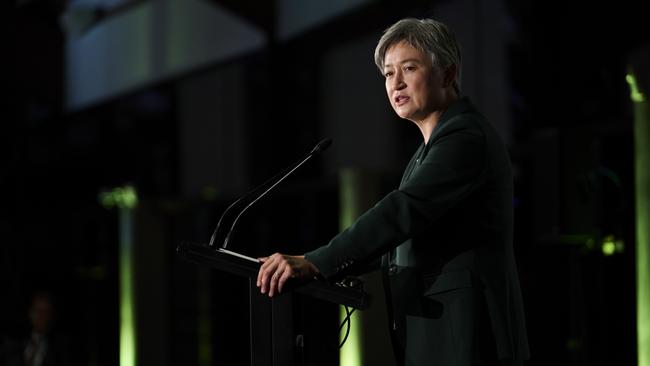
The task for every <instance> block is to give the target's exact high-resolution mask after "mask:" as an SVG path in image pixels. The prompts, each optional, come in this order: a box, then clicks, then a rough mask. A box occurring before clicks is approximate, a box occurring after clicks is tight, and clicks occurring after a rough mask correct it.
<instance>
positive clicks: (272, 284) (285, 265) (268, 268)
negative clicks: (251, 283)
mask: <svg viewBox="0 0 650 366" xmlns="http://www.w3.org/2000/svg"><path fill="white" fill-rule="evenodd" d="M260 261H261V262H262V267H260V271H259V272H258V274H257V287H260V291H261V292H262V293H263V294H265V293H266V292H267V291H268V293H269V297H273V295H275V294H276V292H277V293H280V292H282V287H283V286H284V283H285V282H287V280H288V279H289V278H294V279H311V278H313V277H314V276H315V275H316V274H317V273H318V269H317V268H316V266H314V264H313V263H311V262H310V261H308V260H306V259H305V256H304V255H299V256H298V255H296V256H293V255H284V254H280V253H275V254H273V255H272V256H270V257H264V258H260Z"/></svg>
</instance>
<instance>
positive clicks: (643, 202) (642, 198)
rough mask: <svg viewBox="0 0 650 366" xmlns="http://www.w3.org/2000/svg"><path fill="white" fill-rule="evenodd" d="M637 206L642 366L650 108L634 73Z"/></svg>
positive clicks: (649, 287)
mask: <svg viewBox="0 0 650 366" xmlns="http://www.w3.org/2000/svg"><path fill="white" fill-rule="evenodd" d="M626 80H627V82H628V84H629V85H630V97H631V99H632V101H633V103H634V175H635V182H634V183H635V196H636V197H635V203H636V296H637V298H636V299H637V302H636V314H637V320H636V321H637V357H638V365H639V366H650V281H649V279H650V108H649V106H648V102H647V101H646V99H645V97H644V95H643V93H642V91H641V90H639V88H638V85H637V83H636V80H635V77H634V75H633V74H632V73H630V74H628V75H627V76H626Z"/></svg>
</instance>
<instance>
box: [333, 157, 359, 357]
mask: <svg viewBox="0 0 650 366" xmlns="http://www.w3.org/2000/svg"><path fill="white" fill-rule="evenodd" d="M358 174H359V173H358V172H356V171H355V170H353V169H343V170H341V172H340V173H339V210H340V213H339V227H340V228H341V230H343V229H346V228H347V227H349V226H350V225H352V224H353V223H354V221H355V220H356V219H357V217H358V216H359V215H360V214H361V212H360V208H359V199H358V193H357V192H359V190H361V189H363V187H361V186H360V184H359V183H360V182H359V176H358ZM345 316H346V312H345V308H343V307H341V309H340V319H341V321H343V319H345ZM346 329H347V328H346V327H343V329H341V332H340V341H342V340H343V337H345V331H346ZM361 336H362V334H361V314H360V313H359V312H358V311H355V312H354V314H352V316H351V317H350V334H349V335H348V339H347V340H346V341H345V345H344V346H343V347H342V348H341V349H340V351H339V362H340V366H361V365H363V360H362V356H361V355H362V353H361Z"/></svg>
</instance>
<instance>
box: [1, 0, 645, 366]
mask: <svg viewBox="0 0 650 366" xmlns="http://www.w3.org/2000/svg"><path fill="white" fill-rule="evenodd" d="M206 1H207V2H208V3H209V4H214V5H215V6H217V5H218V6H220V7H224V8H226V9H228V10H229V11H231V12H233V13H234V14H237V15H238V16H239V17H241V18H242V19H244V20H245V21H247V22H250V23H251V24H254V25H255V26H256V27H258V28H259V29H262V30H263V31H264V32H265V33H266V34H267V35H269V42H268V44H267V45H266V46H265V47H263V49H261V50H258V51H255V52H251V53H247V54H245V55H242V56H238V57H235V58H232V59H228V60H223V61H220V62H216V63H214V64H208V65H203V66H201V67H198V68H196V69H193V70H190V71H187V72H184V73H182V74H180V75H176V76H174V77H170V78H165V79H164V80H161V81H157V82H155V83H151V84H148V85H146V86H144V87H140V88H136V90H130V91H127V92H123V93H119V95H116V96H112V97H110V98H107V99H104V100H101V101H100V102H99V103H94V104H92V105H89V106H85V107H83V108H79V109H75V110H69V108H66V103H65V90H66V87H67V86H66V81H65V80H66V78H65V40H66V35H65V33H64V32H63V30H62V28H61V26H60V24H59V16H60V15H61V14H62V13H63V12H64V11H65V9H66V7H67V3H66V2H65V1H62V0H42V1H38V0H32V1H4V2H2V5H0V6H1V7H2V12H1V13H2V16H1V17H2V21H1V24H2V30H1V31H0V34H1V37H2V38H1V39H2V43H1V44H2V47H3V48H4V50H3V52H2V54H3V56H2V69H1V70H2V71H1V72H2V85H3V86H4V88H3V89H4V93H3V94H4V95H3V97H2V99H1V100H2V109H1V112H0V113H1V116H2V117H1V123H0V126H1V128H2V132H1V133H0V152H1V153H0V191H1V192H2V200H1V204H0V243H2V245H0V253H1V254H0V286H1V287H0V289H1V291H2V292H1V295H0V298H1V300H0V337H2V339H4V340H7V339H12V338H15V337H19V336H20V335H21V334H23V333H25V331H26V330H27V328H28V324H27V318H26V313H27V306H28V304H29V300H30V296H31V294H32V293H33V292H34V291H36V290H41V289H44V290H48V291H50V292H51V293H53V294H54V296H55V300H56V303H55V304H56V309H57V314H58V316H57V324H56V326H57V331H59V332H61V333H62V334H65V335H66V336H67V338H68V339H69V341H70V343H71V344H73V345H74V347H73V349H74V352H71V354H72V357H71V358H72V360H73V363H74V364H84V365H85V364H94V365H112V364H116V363H117V360H118V358H117V355H118V327H117V324H118V298H117V294H118V283H117V278H118V277H117V276H118V269H117V263H118V220H117V211H116V210H115V209H112V210H108V209H105V208H103V207H102V206H101V204H100V203H99V201H98V198H97V197H98V194H99V192H100V191H102V190H106V189H111V188H113V187H116V186H122V185H125V184H132V185H133V186H135V187H136V188H137V191H138V196H139V199H140V207H139V208H138V214H137V215H136V225H138V224H140V226H138V229H137V230H136V237H137V240H138V242H140V243H145V244H141V245H140V246H138V247H137V248H136V253H135V256H136V259H135V262H136V266H139V267H138V273H139V275H140V277H139V279H138V281H139V282H138V284H139V285H138V286H139V287H138V291H139V295H138V296H139V297H138V299H140V300H142V301H141V302H140V304H142V307H141V308H139V309H138V312H139V314H140V313H142V314H141V315H142V316H141V318H140V319H141V320H140V321H141V323H139V329H141V331H142V332H144V333H147V334H148V333H151V332H156V333H157V334H158V338H156V339H157V341H156V342H158V343H155V344H156V345H164V346H165V347H164V348H158V352H159V353H160V354H161V356H159V358H158V359H160V360H164V362H163V363H161V364H170V365H176V364H183V365H191V364H198V363H199V361H198V359H199V356H198V352H197V350H196V349H197V346H196V344H197V342H198V341H197V339H198V337H199V335H198V334H199V332H200V326H199V324H201V322H205V321H206V319H207V320H209V321H210V322H209V323H210V324H211V328H210V333H211V334H212V336H211V338H210V339H211V349H212V354H211V359H212V364H215V365H217V364H219V365H221V364H224V365H230V364H245V363H246V362H247V361H246V360H247V352H248V348H247V347H248V346H247V340H246V331H247V327H246V326H242V324H243V323H242V322H246V321H247V320H246V319H245V316H246V301H247V297H246V293H245V291H246V289H245V285H246V284H245V282H244V283H242V282H241V280H240V279H237V278H234V277H229V276H228V275H223V274H219V273H214V272H209V271H207V270H203V269H199V268H197V267H196V266H195V265H193V264H190V263H187V262H184V261H182V260H180V259H178V258H177V256H176V255H175V253H174V250H175V247H176V245H177V244H178V243H179V242H180V241H183V240H189V241H197V242H206V241H207V240H208V239H209V235H210V234H211V232H212V230H213V228H214V226H215V224H216V221H217V219H218V217H219V215H220V214H221V212H222V211H223V210H224V208H225V207H226V206H227V204H228V203H229V202H231V201H232V200H233V199H235V198H236V197H237V196H239V195H241V194H243V193H244V192H246V191H247V190H248V189H250V188H252V187H254V186H255V185H257V184H259V183H261V182H263V181H264V180H266V179H267V178H269V177H270V176H272V175H274V174H275V173H276V172H277V171H279V170H280V169H282V168H284V167H285V166H286V165H288V164H289V163H291V162H293V161H295V160H296V159H297V158H298V157H300V156H302V154H304V153H305V152H307V151H308V150H309V149H311V147H312V146H313V145H314V144H315V143H316V142H317V141H318V140H319V139H320V138H322V137H323V135H322V131H323V130H327V128H325V127H323V125H324V122H323V118H321V116H322V115H323V114H325V113H326V111H324V110H323V109H324V107H323V104H322V103H321V98H322V97H323V96H322V95H320V90H322V89H321V88H319V86H321V84H323V83H324V81H323V79H322V77H321V75H320V73H321V70H322V66H323V63H324V61H323V59H324V56H325V55H326V54H327V52H328V51H329V50H332V49H334V48H335V47H336V46H337V45H339V44H340V43H343V42H346V41H348V40H350V39H354V38H363V37H372V38H373V39H374V40H376V39H378V37H379V35H380V32H381V30H382V29H384V28H385V27H386V26H388V25H389V24H392V23H393V22H395V21H396V20H398V19H400V18H402V17H405V16H415V17H426V16H428V15H430V14H432V9H433V8H435V6H437V5H438V4H439V3H453V1H444V2H443V1H440V2H435V1H432V2H425V1H414V2H408V3H407V2H403V1H401V2H398V1H375V2H371V3H369V4H366V5H363V6H361V7H359V8H355V9H353V10H351V11H349V12H346V13H345V14H342V15H340V16H337V17H334V18H332V19H330V20H328V21H327V22H325V23H324V24H320V25H318V26H317V27H314V28H312V29H309V30H308V31H305V32H304V33H303V34H300V35H299V36H297V37H294V38H293V39H292V40H290V41H277V40H275V39H276V38H275V37H274V35H275V34H276V32H277V29H276V28H275V22H274V19H275V16H276V15H277V14H276V13H275V12H276V10H275V9H276V5H277V3H276V2H274V1H264V2H254V1H243V2H242V1H234V0H225V1H219V0H209V1H208V0H206ZM478 3H480V4H482V5H481V6H483V7H489V6H490V4H489V2H477V4H478ZM637 3H640V2H635V1H631V0H622V1H616V2H605V3H602V4H600V5H596V4H595V3H593V2H584V3H576V2H564V1H537V0H526V1H506V2H505V3H502V7H504V8H505V13H506V14H507V19H508V22H509V27H510V28H509V29H510V31H509V32H508V34H507V37H508V38H507V39H505V40H502V41H503V42H505V44H506V47H505V55H504V57H505V60H506V64H507V68H506V70H507V75H506V81H505V85H506V86H507V90H506V91H507V93H506V94H505V95H503V98H505V100H506V105H507V111H508V113H509V115H510V119H511V122H510V124H509V127H508V133H509V135H510V136H511V137H510V139H509V140H510V141H509V149H510V152H511V158H512V161H513V166H514V168H515V173H516V175H515V187H516V192H515V196H516V197H515V204H516V232H515V251H516V255H517V260H518V265H519V271H520V272H519V273H520V277H521V283H522V288H523V294H524V300H525V305H526V315H527V320H528V329H529V337H530V345H531V352H532V359H531V360H530V361H529V362H528V364H529V365H548V364H554V365H613V364H620V365H623V364H625V365H631V364H635V362H636V317H635V282H634V273H635V272H634V268H635V267H634V266H635V262H634V245H633V244H634V196H633V188H634V187H633V154H632V153H633V145H632V105H631V102H630V99H629V90H628V88H627V85H626V83H625V74H626V71H627V63H628V60H629V56H630V54H631V53H632V52H634V51H635V50H636V49H637V48H638V47H640V46H642V45H644V44H646V45H647V43H648V41H649V39H650V35H649V32H648V30H647V19H644V18H645V16H644V14H645V13H644V12H643V11H642V10H641V5H639V4H637ZM479 8H480V6H479ZM122 11H129V9H128V8H127V9H125V10H122ZM467 21H468V22H471V21H472V20H471V19H468V20H467ZM363 62H366V64H367V67H368V68H370V69H372V68H374V67H375V66H374V65H373V64H372V58H371V55H370V54H368V55H366V56H365V59H364V60H363ZM358 63H359V60H356V61H355V64H358ZM475 67H478V72H477V73H479V74H480V73H481V67H482V66H481V65H480V64H479V65H478V66H475ZM229 68H236V69H238V70H245V75H244V76H243V77H242V78H241V79H239V80H240V81H241V82H242V83H243V84H242V85H243V86H244V87H243V90H244V91H243V92H242V94H241V96H242V98H243V100H244V102H243V103H244V106H245V108H243V110H244V114H243V115H242V116H238V118H237V122H238V123H243V125H242V126H241V130H240V131H242V132H241V135H240V139H239V140H237V139H233V141H232V144H233V145H237V146H235V148H234V150H235V151H240V152H242V154H241V155H240V156H237V157H233V160H232V164H233V165H232V166H231V165H228V163H227V161H228V160H227V159H225V160H224V159H222V160H219V162H215V163H214V164H215V168H219V169H221V170H222V171H235V172H239V173H238V174H240V176H239V177H240V178H241V179H234V182H235V183H232V184H231V185H230V186H229V188H228V189H227V190H221V189H220V188H219V186H218V185H215V186H210V185H206V186H205V187H204V188H203V189H202V190H198V191H194V192H193V193H188V191H187V190H185V189H184V188H183V187H184V183H183V182H184V181H183V174H184V172H185V169H186V166H185V164H186V163H187V160H186V159H184V158H183V157H182V156H183V151H185V150H184V149H187V146H186V145H185V144H187V140H183V139H180V138H179V135H180V134H181V131H183V128H184V123H185V120H184V118H183V115H184V114H183V113H181V112H180V111H181V106H180V105H181V104H180V103H181V102H180V99H182V98H183V95H182V92H180V91H179V89H180V87H179V85H181V83H183V82H186V81H187V80H190V79H191V80H201V79H202V77H203V76H204V75H207V74H209V73H211V72H213V71H214V70H224V69H225V70H228V69H229ZM348 72H350V71H348ZM351 72H354V70H352V71H351ZM381 83H382V81H381V78H380V76H379V74H377V85H378V88H380V89H381ZM484 87H485V88H489V85H486V86H484ZM343 92H344V91H343ZM381 92H382V93H383V90H381ZM470 96H471V95H470ZM204 97H207V98H208V99H209V98H211V97H214V98H218V97H219V96H218V95H212V94H210V90H209V89H206V90H205V94H204ZM351 97H354V98H360V99H363V98H364V96H359V95H354V96H353V95H351ZM380 108H382V109H386V110H387V108H389V106H388V103H386V104H385V105H383V106H381V107H380ZM361 115H363V112H361ZM387 118H388V120H389V121H391V123H392V120H394V125H395V126H394V127H391V129H390V131H392V135H391V136H388V137H389V140H390V143H391V144H392V145H391V150H390V152H389V153H390V154H391V156H392V159H393V160H391V162H390V163H387V164H386V166H383V167H382V162H381V161H380V162H376V163H375V164H374V165H375V168H374V169H375V170H379V171H380V174H379V175H380V176H381V178H380V181H381V187H382V189H383V190H384V191H383V192H388V190H390V189H391V187H394V186H395V184H396V183H397V182H398V179H399V176H400V169H401V167H403V166H404V165H405V163H406V161H407V159H408V157H409V156H410V154H411V152H412V151H413V150H414V147H415V146H416V145H415V143H417V142H418V139H419V136H418V134H417V131H416V129H414V128H412V126H411V125H410V124H408V123H405V122H404V121H400V120H399V119H397V118H396V117H394V116H391V117H387ZM206 123H210V121H209V120H207V121H206ZM337 128H339V129H340V130H342V131H345V128H346V126H339V127H337ZM351 128H352V127H351ZM194 133H195V134H196V133H200V132H196V131H195V132H194ZM220 141H222V142H223V139H221V140H220ZM358 148H359V149H360V150H363V149H364V141H359V142H358ZM336 149H337V144H336V140H335V142H334V145H333V146H332V148H331V150H332V151H336ZM328 153H331V154H337V153H336V152H328ZM338 154H339V155H354V154H357V152H356V151H354V150H350V149H349V148H347V149H341V150H338ZM203 159H204V161H205V162H206V163H205V166H208V167H210V166H211V164H213V163H212V162H211V156H210V155H209V154H208V155H206V156H203ZM327 159H328V158H327V154H326V155H325V156H324V157H323V158H322V159H321V158H319V159H318V160H316V161H314V162H313V163H312V164H311V165H310V166H308V167H307V168H306V169H304V170H302V171H301V172H299V173H298V174H297V175H296V176H295V177H292V178H291V179H290V180H289V181H288V182H287V183H286V184H285V185H283V186H281V187H280V188H279V189H278V191H276V192H274V193H273V195H272V196H270V197H269V198H268V199H266V200H265V201H263V202H260V203H259V205H257V206H256V207H254V208H253V209H252V210H251V211H250V212H249V213H248V214H247V216H245V217H244V218H243V219H242V222H240V227H244V228H246V229H243V230H241V231H240V232H237V236H238V238H237V239H238V243H240V244H238V245H240V247H239V248H237V250H240V251H242V252H244V253H247V254H250V255H254V256H258V255H263V254H266V253H270V252H272V251H275V250H282V251H285V252H293V253H300V252H304V251H305V250H307V249H311V248H314V247H316V246H317V245H320V244H323V243H326V242H327V240H328V238H330V237H331V236H333V235H334V234H335V233H336V232H337V229H338V212H339V211H338V209H339V207H338V185H337V176H336V173H335V171H336V169H334V171H333V170H332V168H331V167H332V165H336V163H334V164H333V163H332V162H328V160H327ZM217 164H222V165H221V166H219V167H217V166H216V165H217ZM224 164H225V165H224ZM371 165H373V164H371ZM377 165H378V166H379V169H377V168H376V166H377ZM335 168H336V167H335ZM215 183H218V182H215ZM607 235H613V236H614V237H615V238H617V239H621V240H623V242H624V243H625V249H624V250H623V251H622V252H618V253H616V254H614V255H611V256H605V255H603V253H602V251H601V250H600V246H599V243H601V242H602V239H603V238H604V237H605V236H607ZM152 238H155V239H156V240H158V241H156V240H154V239H152ZM589 239H591V240H592V242H593V243H595V244H594V245H593V246H590V245H587V244H586V243H588V242H589ZM152 240H153V241H152ZM153 242H155V244H152V243H153ZM244 243H246V244H245V245H244ZM161 248H162V249H161ZM150 249H151V252H149V251H148V250H150ZM154 252H155V253H157V254H155V255H153V254H150V253H154ZM150 256H152V257H151V258H154V259H152V263H153V262H155V263H156V264H155V265H148V264H147V262H148V260H149V259H150ZM149 280H151V281H153V282H146V281H149ZM151 283H154V284H155V286H151ZM152 288H153V289H152ZM148 291H152V293H155V296H154V298H156V299H162V300H163V301H162V302H161V303H155V302H154V301H151V300H147V294H148ZM200 294H204V295H205V294H207V295H205V296H203V297H202V296H201V295H200ZM156 296H157V297H156ZM202 307H203V308H202ZM308 307H309V308H318V309H319V310H318V311H319V312H321V313H322V314H324V315H323V317H324V319H329V320H331V322H330V324H334V325H333V328H332V329H330V330H328V331H327V332H326V333H327V334H334V333H335V331H336V329H335V328H336V322H337V320H336V312H335V311H336V310H332V309H331V308H328V307H327V306H325V305H323V304H320V303H315V304H308ZM201 309H203V310H201ZM205 309H207V311H206V310H205ZM151 313H155V314H158V317H157V318H155V319H163V321H162V322H160V321H154V320H151V319H154V318H153V317H148V316H147V314H151ZM206 314H207V315H206ZM224 314H227V315H228V316H223V315H224ZM242 319H243V320H242ZM306 319H308V316H307V317H306ZM305 322H308V321H305ZM243 325H245V324H243ZM305 326H306V327H308V326H309V325H308V324H306V325H305ZM382 326H383V325H382ZM144 347H145V348H144V350H143V351H141V352H144V353H145V354H144V355H143V354H142V353H141V355H140V357H142V358H143V359H144V358H146V357H149V356H147V355H146V352H148V351H147V348H146V346H144ZM151 347H153V346H151ZM151 349H153V348H151ZM314 352H317V351H314ZM318 352H320V351H318ZM323 352H325V351H323ZM325 353H326V352H325ZM161 362H162V361H161ZM323 362H328V363H326V364H329V362H336V360H335V358H334V359H327V360H326V361H323Z"/></svg>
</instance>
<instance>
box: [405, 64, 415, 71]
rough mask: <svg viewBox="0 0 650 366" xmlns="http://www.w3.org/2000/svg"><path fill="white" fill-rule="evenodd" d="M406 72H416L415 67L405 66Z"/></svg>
mask: <svg viewBox="0 0 650 366" xmlns="http://www.w3.org/2000/svg"><path fill="white" fill-rule="evenodd" d="M404 70H406V71H413V70H415V66H411V65H409V66H404Z"/></svg>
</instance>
